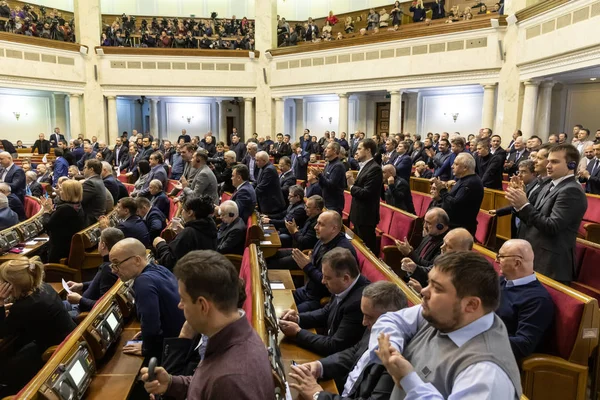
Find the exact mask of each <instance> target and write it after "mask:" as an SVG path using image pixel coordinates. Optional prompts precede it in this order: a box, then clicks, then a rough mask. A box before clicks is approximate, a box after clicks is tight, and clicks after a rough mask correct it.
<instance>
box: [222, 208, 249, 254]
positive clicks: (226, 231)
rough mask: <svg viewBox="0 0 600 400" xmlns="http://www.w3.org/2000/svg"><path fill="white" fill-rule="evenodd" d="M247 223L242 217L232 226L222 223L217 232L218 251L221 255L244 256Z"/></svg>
mask: <svg viewBox="0 0 600 400" xmlns="http://www.w3.org/2000/svg"><path fill="white" fill-rule="evenodd" d="M245 247H246V223H245V222H244V220H243V219H241V218H240V217H238V218H236V220H235V221H233V222H232V223H230V224H226V223H224V222H223V223H221V226H219V231H218V232H217V251H218V252H219V253H221V254H239V255H242V254H244V248H245Z"/></svg>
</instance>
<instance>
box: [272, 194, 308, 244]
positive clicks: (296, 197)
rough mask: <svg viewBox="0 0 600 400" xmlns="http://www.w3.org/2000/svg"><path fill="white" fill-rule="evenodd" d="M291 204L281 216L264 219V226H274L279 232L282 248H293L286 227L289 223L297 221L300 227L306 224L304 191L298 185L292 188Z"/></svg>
mask: <svg viewBox="0 0 600 400" xmlns="http://www.w3.org/2000/svg"><path fill="white" fill-rule="evenodd" d="M289 202H290V205H289V206H288V208H287V210H286V211H285V212H283V213H280V214H279V215H273V216H266V217H262V223H263V224H272V225H273V226H275V229H277V230H278V231H279V239H280V240H281V247H283V248H286V247H292V238H291V236H289V235H288V234H287V229H286V225H287V223H288V222H291V221H295V222H296V224H297V225H298V226H303V225H304V223H305V222H306V210H305V209H304V189H302V187H300V186H298V185H294V186H292V187H291V188H290V193H289Z"/></svg>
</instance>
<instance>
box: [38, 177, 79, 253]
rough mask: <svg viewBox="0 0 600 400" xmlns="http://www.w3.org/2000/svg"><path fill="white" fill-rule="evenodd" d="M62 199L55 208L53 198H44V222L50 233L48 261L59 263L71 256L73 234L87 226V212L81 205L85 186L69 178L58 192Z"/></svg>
mask: <svg viewBox="0 0 600 400" xmlns="http://www.w3.org/2000/svg"><path fill="white" fill-rule="evenodd" d="M58 196H59V197H60V201H59V202H57V205H56V209H55V210H53V209H52V208H53V207H52V206H53V202H52V200H51V199H45V198H43V199H42V207H43V208H44V214H43V215H42V224H43V225H44V229H45V230H46V232H47V233H48V236H49V237H50V240H48V262H51V263H59V262H60V259H61V258H66V257H69V252H70V251H71V239H72V238H73V235H74V234H76V233H77V232H79V231H80V230H82V229H83V228H85V226H86V225H85V213H84V212H83V208H82V207H81V199H82V198H83V187H82V185H81V182H80V181H76V180H67V181H65V182H63V183H62V185H61V187H60V191H59V193H58Z"/></svg>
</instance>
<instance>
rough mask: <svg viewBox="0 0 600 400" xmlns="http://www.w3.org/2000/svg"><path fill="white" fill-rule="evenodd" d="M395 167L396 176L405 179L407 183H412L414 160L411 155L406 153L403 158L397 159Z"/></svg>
mask: <svg viewBox="0 0 600 400" xmlns="http://www.w3.org/2000/svg"><path fill="white" fill-rule="evenodd" d="M393 165H394V167H396V176H399V177H400V178H403V179H404V180H405V181H406V182H410V173H411V172H412V160H411V158H410V155H409V154H408V153H404V154H402V155H401V156H398V157H396V159H395V160H394V164H393Z"/></svg>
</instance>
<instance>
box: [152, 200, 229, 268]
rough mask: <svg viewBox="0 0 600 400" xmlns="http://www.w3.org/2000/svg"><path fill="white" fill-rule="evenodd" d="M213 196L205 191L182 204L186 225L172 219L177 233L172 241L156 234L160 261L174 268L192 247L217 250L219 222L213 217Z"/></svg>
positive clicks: (163, 264)
mask: <svg viewBox="0 0 600 400" xmlns="http://www.w3.org/2000/svg"><path fill="white" fill-rule="evenodd" d="M213 213H214V205H213V201H212V198H210V197H209V196H205V195H202V196H200V197H188V198H187V200H186V201H185V203H184V204H183V211H182V213H181V216H182V218H183V222H184V224H183V226H182V225H181V224H180V223H179V222H173V223H172V224H171V228H173V229H174V230H175V231H176V232H177V236H176V237H175V239H173V241H172V242H171V243H169V244H167V242H166V241H165V240H164V239H163V238H161V237H157V238H156V239H154V243H152V245H153V247H154V249H155V255H156V261H157V264H160V265H162V266H164V267H167V268H168V269H169V270H171V271H172V270H173V268H174V267H175V264H176V263H177V260H179V259H180V258H181V257H183V256H184V255H186V254H187V253H189V252H190V251H193V250H217V225H216V224H215V221H214V219H213V216H212V214H213Z"/></svg>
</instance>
